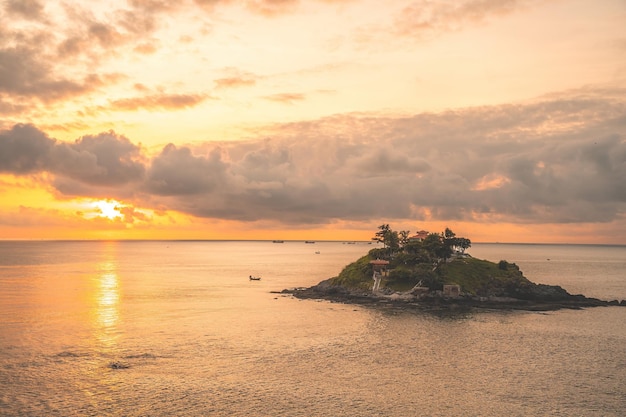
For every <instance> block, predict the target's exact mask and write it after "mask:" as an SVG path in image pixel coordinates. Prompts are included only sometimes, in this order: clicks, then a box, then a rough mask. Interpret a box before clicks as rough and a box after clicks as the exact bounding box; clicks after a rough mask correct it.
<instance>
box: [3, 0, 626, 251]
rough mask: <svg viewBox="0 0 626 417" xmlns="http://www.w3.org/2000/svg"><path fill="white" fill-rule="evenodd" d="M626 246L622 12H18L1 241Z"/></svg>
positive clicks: (487, 8) (9, 24)
mask: <svg viewBox="0 0 626 417" xmlns="http://www.w3.org/2000/svg"><path fill="white" fill-rule="evenodd" d="M382 223H388V224H390V225H391V227H392V228H393V229H395V230H409V231H411V232H415V231H417V230H421V229H426V230H429V231H434V232H440V231H442V230H443V229H444V228H445V227H446V226H447V227H450V228H451V229H452V230H454V231H455V232H456V233H457V235H459V236H464V237H467V238H470V239H471V240H472V241H474V242H495V241H498V242H550V243H557V242H564V243H606V244H626V2H624V0H594V1H589V0H545V1H543V0H527V1H526V0H389V1H384V2H382V1H379V0H300V1H299V0H241V1H239V0H180V1H168V0H118V1H116V0H111V1H84V0H80V1H78V0H59V1H55V0H45V1H44V0H0V239H315V240H321V239H333V240H335V239H336V240H368V239H370V238H371V237H372V236H373V235H374V233H375V232H376V228H377V226H379V225H380V224H382Z"/></svg>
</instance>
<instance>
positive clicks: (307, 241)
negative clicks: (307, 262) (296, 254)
mask: <svg viewBox="0 0 626 417" xmlns="http://www.w3.org/2000/svg"><path fill="white" fill-rule="evenodd" d="M304 243H315V241H314V240H305V241H304Z"/></svg>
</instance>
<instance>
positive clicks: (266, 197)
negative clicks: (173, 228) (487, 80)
mask: <svg viewBox="0 0 626 417" xmlns="http://www.w3.org/2000/svg"><path fill="white" fill-rule="evenodd" d="M624 93H626V92H625V91H612V92H611V93H610V94H608V93H607V92H606V91H599V90H579V91H572V92H567V93H564V94H561V95H557V96H553V97H545V98H544V99H542V100H539V101H536V102H532V103H526V104H517V105H502V106H489V107H478V108H468V109H461V110H456V111H447V112H441V113H421V114H415V115H410V116H405V117H382V116H376V115H369V116H368V115H340V116H334V117H330V118H326V119H320V120H314V121H308V122H299V123H291V124H280V125H274V126H270V127H268V128H267V129H266V130H265V131H264V132H261V133H260V134H259V137H257V138H256V139H251V140H246V141H240V142H223V143H213V142H211V143H205V144H202V145H195V146H193V147H192V146H183V145H174V144H168V145H167V146H165V147H164V148H163V149H162V151H161V152H160V153H159V154H157V155H153V156H150V155H148V154H147V153H146V150H145V149H143V148H141V147H140V146H138V145H135V144H133V143H132V142H131V141H130V140H129V139H128V138H126V137H124V136H122V135H119V134H117V133H115V132H113V131H109V132H104V133H100V134H97V135H92V136H84V137H81V138H79V139H77V140H76V141H75V142H73V143H65V142H60V141H57V140H55V139H53V138H50V137H49V136H47V135H46V133H44V132H43V131H41V130H40V129H38V128H37V127H35V126H33V125H27V124H19V125H15V126H14V127H12V128H11V129H7V130H4V131H2V132H0V172H2V173H5V174H11V175H14V176H26V175H30V176H32V175H39V174H42V173H46V174H48V175H46V176H43V178H45V179H46V181H49V185H50V186H52V187H54V189H55V190H56V191H57V192H58V193H59V194H61V195H65V196H89V197H96V198H116V199H119V200H124V201H127V202H129V203H131V204H134V205H135V206H140V207H155V208H156V207H158V208H159V209H164V210H173V211H178V212H182V213H187V214H190V215H192V216H197V217H206V218H218V219H227V220H241V221H250V222H252V221H259V220H270V221H276V222H279V223H282V224H285V225H289V224H296V223H297V224H310V225H323V224H329V223H332V222H333V221H336V220H343V221H371V220H376V219H404V220H410V221H425V220H441V221H466V220H467V221H474V222H511V223H520V224H524V223H576V222H611V221H613V220H616V219H620V218H623V217H624V214H625V212H626V181H624V179H625V178H626V116H625V115H626V111H625V110H626V103H625V102H624V101H623V99H621V98H620V97H623V96H624ZM178 142H180V139H179V140H178ZM189 142H191V141H189Z"/></svg>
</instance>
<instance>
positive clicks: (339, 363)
mask: <svg viewBox="0 0 626 417" xmlns="http://www.w3.org/2000/svg"><path fill="white" fill-rule="evenodd" d="M371 248H372V245H367V244H360V243H357V244H355V245H346V244H342V243H341V242H317V243H315V244H305V243H303V242H285V243H284V244H274V243H271V242H0V415H8V416H12V415H19V416H22V415H24V416H29V415H32V416H48V415H58V416H68V415H77V416H79V415H80V416H83V415H93V416H172V415H178V416H198V415H206V416H244V415H245V416H251V415H253V416H331V415H332V416H422V415H423V416H502V415H510V416H542V415H545V416H621V415H623V410H625V409H626V308H619V307H606V308H594V309H587V310H572V311H570V310H568V311H557V312H549V313H529V312H482V313H474V314H467V315H461V316H458V315H457V316H443V317H440V316H433V315H428V314H423V313H421V314H418V313H412V312H383V311H379V310H376V309H370V308H365V307H359V306H351V305H343V304H333V303H329V302H324V301H312V300H302V301H301V300H296V299H293V298H291V297H288V296H283V295H280V294H276V293H272V292H271V291H279V290H281V289H283V288H291V287H298V286H309V285H312V284H315V283H317V282H319V281H320V280H322V279H325V278H328V277H330V276H333V275H336V274H337V273H338V272H339V271H340V270H341V268H342V267H343V266H344V265H346V264H348V263H349V262H351V261H353V260H355V259H357V258H358V257H359V256H361V255H364V254H365V253H367V251H368V250H369V249H371ZM315 252H320V253H319V254H316V253H315ZM470 253H471V254H472V255H473V256H475V257H479V258H484V259H489V260H492V261H496V262H497V261H499V260H501V259H506V260H507V261H509V262H515V263H517V264H518V265H519V266H520V267H521V269H522V270H523V271H524V274H525V276H526V277H528V278H529V279H531V280H533V281H535V282H542V283H547V284H558V285H561V286H563V287H564V288H566V289H567V290H568V291H570V292H574V293H584V294H586V295H589V296H594V297H598V298H603V299H626V277H625V275H624V271H625V270H626V247H605V246H562V245H495V244H494V245H485V244H483V245H480V244H475V245H474V246H473V247H472V248H471V249H470ZM251 274H252V275H261V276H262V280H261V281H255V282H252V281H249V280H248V279H247V277H248V275H251Z"/></svg>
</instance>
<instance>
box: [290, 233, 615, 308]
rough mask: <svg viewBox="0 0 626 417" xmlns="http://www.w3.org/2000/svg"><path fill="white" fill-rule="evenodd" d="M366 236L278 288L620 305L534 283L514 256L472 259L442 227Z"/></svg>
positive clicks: (384, 300)
mask: <svg viewBox="0 0 626 417" xmlns="http://www.w3.org/2000/svg"><path fill="white" fill-rule="evenodd" d="M373 240H375V241H377V242H380V243H382V244H383V246H384V247H383V248H375V249H372V250H370V251H369V253H368V254H367V255H365V256H363V257H361V258H360V259H358V260H357V261H355V262H353V263H351V264H349V265H347V266H346V267H345V268H344V269H343V270H342V271H341V273H340V274H339V275H338V276H336V277H334V278H330V279H327V280H324V281H322V282H320V283H319V284H317V285H314V286H312V287H309V288H298V289H291V290H283V293H289V294H293V296H294V297H297V298H312V299H325V300H331V301H336V302H343V303H355V304H370V305H380V306H390V307H396V308H402V309H416V310H424V311H447V310H460V311H464V310H471V309H509V310H530V311H547V310H558V309H562V308H570V309H580V308H585V307H598V306H610V305H618V306H626V301H625V300H622V301H617V300H614V301H604V300H599V299H596V298H589V297H585V296H584V295H572V294H569V293H568V292H567V291H566V290H564V289H563V288H561V287H560V286H555V285H545V284H535V283H533V282H531V281H529V280H528V279H527V278H526V277H524V275H523V273H522V271H520V269H519V267H518V266H517V265H516V264H514V263H509V262H507V261H505V260H502V261H500V262H498V263H494V262H490V261H486V260H481V259H475V258H473V257H471V256H470V255H468V254H466V253H465V250H466V249H467V248H469V247H470V246H471V241H470V240H469V239H466V238H460V237H457V236H456V235H455V234H454V233H453V232H452V231H451V230H450V229H446V230H445V231H444V232H443V233H441V234H437V233H428V232H426V231H420V232H418V233H417V234H416V235H414V236H409V232H407V231H401V232H396V231H393V230H391V229H390V228H389V225H386V224H385V225H381V226H380V227H379V231H378V232H377V233H376V236H375V237H374V238H373Z"/></svg>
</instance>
